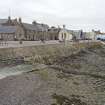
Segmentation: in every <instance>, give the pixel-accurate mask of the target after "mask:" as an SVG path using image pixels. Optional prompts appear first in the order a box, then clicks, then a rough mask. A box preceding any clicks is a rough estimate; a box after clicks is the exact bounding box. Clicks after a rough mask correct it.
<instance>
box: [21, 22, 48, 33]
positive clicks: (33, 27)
mask: <svg viewBox="0 0 105 105" xmlns="http://www.w3.org/2000/svg"><path fill="white" fill-rule="evenodd" d="M22 24H23V26H24V28H25V29H27V30H32V31H42V30H43V31H45V30H47V29H48V26H47V25H43V26H42V24H38V23H37V24H36V25H33V24H28V23H22Z"/></svg>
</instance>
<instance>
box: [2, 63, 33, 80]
mask: <svg viewBox="0 0 105 105" xmlns="http://www.w3.org/2000/svg"><path fill="white" fill-rule="evenodd" d="M31 70H32V65H25V64H22V65H16V66H12V67H9V66H8V67H3V68H0V79H2V78H5V77H8V76H11V75H18V74H21V73H24V72H28V71H31Z"/></svg>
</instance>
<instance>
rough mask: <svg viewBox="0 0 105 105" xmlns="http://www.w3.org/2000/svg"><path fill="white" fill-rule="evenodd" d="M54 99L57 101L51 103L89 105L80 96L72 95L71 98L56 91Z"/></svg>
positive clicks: (57, 104) (54, 104) (58, 104)
mask: <svg viewBox="0 0 105 105" xmlns="http://www.w3.org/2000/svg"><path fill="white" fill-rule="evenodd" d="M52 97H53V99H55V100H56V103H53V104H51V105H87V104H86V103H85V102H82V101H81V100H80V99H79V98H75V97H72V98H71V99H69V98H68V97H66V96H63V95H57V94H56V93H55V94H53V95H52Z"/></svg>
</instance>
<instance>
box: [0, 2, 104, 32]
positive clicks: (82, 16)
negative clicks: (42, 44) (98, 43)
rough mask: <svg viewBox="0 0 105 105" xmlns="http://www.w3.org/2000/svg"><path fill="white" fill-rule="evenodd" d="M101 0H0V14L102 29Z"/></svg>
mask: <svg viewBox="0 0 105 105" xmlns="http://www.w3.org/2000/svg"><path fill="white" fill-rule="evenodd" d="M104 11H105V0H0V17H1V18H7V17H8V16H9V15H10V16H11V18H17V17H21V18H22V21H24V22H28V23H32V21H33V20H35V21H37V22H40V23H46V24H48V25H49V26H56V27H58V25H59V26H60V27H62V25H63V24H65V25H66V28H68V29H74V30H78V29H83V30H84V31H91V30H92V29H95V30H101V31H102V32H105V12H104Z"/></svg>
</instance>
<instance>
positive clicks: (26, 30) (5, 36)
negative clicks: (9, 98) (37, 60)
mask: <svg viewBox="0 0 105 105" xmlns="http://www.w3.org/2000/svg"><path fill="white" fill-rule="evenodd" d="M48 29H49V26H48V25H46V24H39V23H37V22H35V21H34V22H32V24H28V23H23V22H22V19H21V18H19V20H17V19H11V17H8V19H0V39H1V40H11V41H12V40H41V39H45V38H46V37H47V35H48V33H47V32H48ZM47 39H48V38H47Z"/></svg>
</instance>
